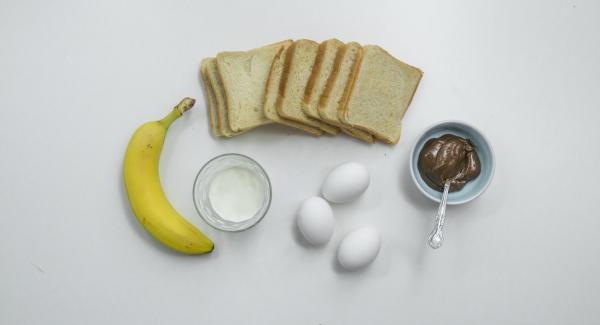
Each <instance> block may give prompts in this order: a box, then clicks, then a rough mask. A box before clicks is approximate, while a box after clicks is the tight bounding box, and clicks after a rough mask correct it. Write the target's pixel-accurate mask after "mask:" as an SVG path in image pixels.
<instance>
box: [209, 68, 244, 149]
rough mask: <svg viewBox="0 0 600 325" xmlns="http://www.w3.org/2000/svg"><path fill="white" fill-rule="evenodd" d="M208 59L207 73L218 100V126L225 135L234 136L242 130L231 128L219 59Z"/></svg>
mask: <svg viewBox="0 0 600 325" xmlns="http://www.w3.org/2000/svg"><path fill="white" fill-rule="evenodd" d="M206 60H207V65H206V66H207V69H206V72H207V75H208V80H209V81H210V86H211V88H212V90H213V92H214V94H215V99H216V102H217V126H218V128H219V131H220V132H221V134H222V135H223V136H226V137H232V136H234V135H238V134H240V133H241V132H235V131H233V130H231V128H230V126H229V122H228V117H227V101H226V100H225V90H223V83H222V82H221V77H219V71H218V70H217V60H216V59H215V58H208V59H206Z"/></svg>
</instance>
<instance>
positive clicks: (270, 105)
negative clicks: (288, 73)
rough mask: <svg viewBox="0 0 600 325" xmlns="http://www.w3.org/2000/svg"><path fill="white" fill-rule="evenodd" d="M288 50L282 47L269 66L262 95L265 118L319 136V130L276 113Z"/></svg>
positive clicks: (287, 47)
mask: <svg viewBox="0 0 600 325" xmlns="http://www.w3.org/2000/svg"><path fill="white" fill-rule="evenodd" d="M288 49H289V46H284V47H283V48H282V49H281V50H280V51H279V53H277V55H276V56H275V59H274V60H273V64H272V65H271V70H270V72H269V78H268V80H267V86H266V89H265V94H264V98H265V99H264V103H265V106H264V113H265V116H266V117H267V118H268V119H270V120H271V121H273V122H276V123H279V124H283V125H286V126H291V127H293V128H296V129H300V130H303V131H306V132H308V133H310V134H312V135H315V136H320V135H321V134H323V131H321V129H319V128H316V127H312V126H308V125H306V124H302V123H300V122H296V121H292V120H286V119H284V118H282V117H281V116H279V113H277V108H276V105H277V98H278V97H279V83H280V82H281V77H282V76H283V66H284V63H285V59H286V56H287V52H288Z"/></svg>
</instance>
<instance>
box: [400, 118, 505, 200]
mask: <svg viewBox="0 0 600 325" xmlns="http://www.w3.org/2000/svg"><path fill="white" fill-rule="evenodd" d="M448 133H450V134H454V135H457V136H459V137H463V138H467V139H470V140H471V142H472V143H473V145H475V150H476V151H477V155H478V156H479V160H480V161H481V173H480V174H479V176H477V178H475V179H474V180H471V181H470V182H468V183H467V184H466V185H465V187H463V188H462V189H461V190H460V191H458V192H451V193H450V194H449V195H448V204H451V205H456V204H463V203H466V202H469V201H471V200H474V199H476V198H477V197H478V196H480V195H481V194H482V193H483V192H485V190H486V189H487V187H488V186H489V185H490V183H491V181H492V178H493V176H494V169H495V167H496V162H495V159H494V150H493V149H492V145H491V144H490V142H489V141H488V139H487V138H486V137H485V136H484V135H483V133H481V132H480V131H479V130H477V129H476V128H475V127H473V126H471V125H469V124H466V123H464V122H458V121H444V122H440V123H437V124H435V125H433V126H431V127H430V128H428V129H427V130H426V131H425V132H423V134H421V136H420V137H419V139H418V140H417V142H416V143H415V144H414V146H413V148H412V151H411V153H410V174H411V176H412V178H413V180H414V182H415V184H416V185H417V188H418V189H419V190H420V191H421V192H422V193H423V194H425V196H427V197H428V198H430V199H432V200H433V201H435V202H440V199H441V197H442V193H441V192H438V191H436V190H434V189H432V188H431V187H429V185H427V183H425V181H424V180H423V178H422V177H421V174H420V173H419V167H418V166H417V163H418V160H419V153H420V152H421V149H423V146H424V145H425V143H426V142H427V141H428V140H429V139H431V138H438V137H440V136H442V135H444V134H448Z"/></svg>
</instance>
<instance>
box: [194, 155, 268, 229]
mask: <svg viewBox="0 0 600 325" xmlns="http://www.w3.org/2000/svg"><path fill="white" fill-rule="evenodd" d="M232 173H237V174H232ZM223 175H226V176H223ZM224 179H225V181H224ZM215 180H216V182H215V183H213V181H215ZM241 181H246V182H250V183H246V184H241V185H251V186H253V193H246V192H240V191H243V188H244V186H240V183H239V182H241ZM192 194H193V197H194V206H195V207H196V211H197V212H198V214H199V215H200V216H201V217H202V219H204V221H206V222H207V223H208V224H209V225H211V226H212V227H214V228H216V229H219V230H223V231H242V230H246V229H248V228H251V227H252V226H254V225H256V224H257V223H258V222H259V221H261V220H262V219H263V218H264V216H265V215H266V214H267V211H268V210H269V207H270V205H271V196H272V191H271V181H270V180H269V176H267V173H266V172H265V170H264V169H263V168H262V167H261V166H260V165H259V164H258V163H257V162H256V161H254V160H253V159H252V158H250V157H247V156H244V155H240V154H236V153H228V154H224V155H220V156H217V157H215V158H213V159H211V160H209V161H208V162H207V163H206V164H205V165H204V166H203V167H202V168H201V169H200V171H199V172H198V175H196V180H195V181H194V189H193V193H192ZM261 196H262V197H261ZM248 197H250V198H251V199H248ZM259 201H260V202H259ZM244 209H245V210H244ZM248 209H250V210H248ZM240 211H241V212H242V213H243V215H242V216H241V217H240V215H239V213H240ZM236 213H237V215H235V214H236Z"/></svg>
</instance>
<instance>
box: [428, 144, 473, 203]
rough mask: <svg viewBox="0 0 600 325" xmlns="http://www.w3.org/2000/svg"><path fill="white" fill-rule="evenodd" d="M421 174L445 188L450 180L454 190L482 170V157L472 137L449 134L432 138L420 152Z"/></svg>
mask: <svg viewBox="0 0 600 325" xmlns="http://www.w3.org/2000/svg"><path fill="white" fill-rule="evenodd" d="M418 166H419V173H420V174H421V177H423V180H425V183H427V185H429V186H430V187H431V188H433V189H435V190H437V191H440V192H441V191H443V189H444V184H445V183H446V181H447V180H450V192H456V191H460V190H461V189H462V188H463V187H464V186H465V184H467V182H469V181H471V180H473V179H475V178H476V177H477V176H479V173H480V172H481V163H480V162H479V156H477V151H475V146H474V145H473V144H472V143H471V141H470V140H469V139H464V138H461V137H459V136H456V135H453V134H445V135H443V136H441V137H439V138H433V139H430V140H429V141H427V142H426V143H425V145H424V146H423V149H421V152H420V153H419V162H418Z"/></svg>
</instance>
